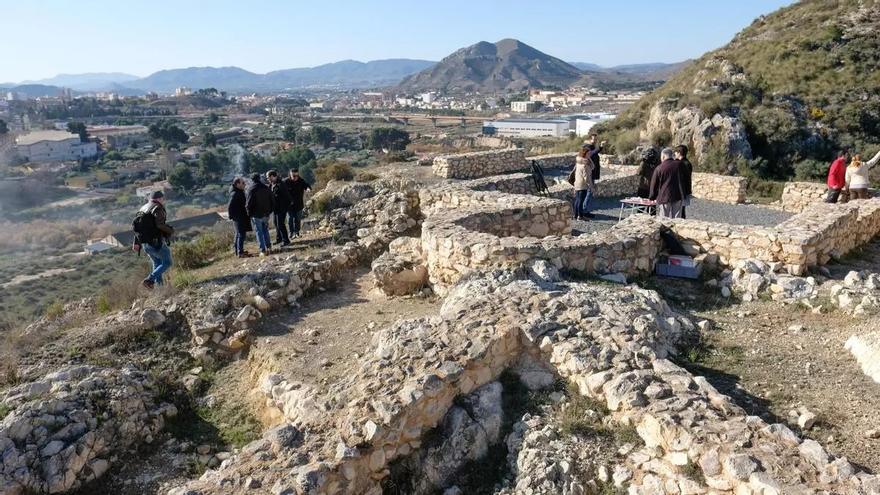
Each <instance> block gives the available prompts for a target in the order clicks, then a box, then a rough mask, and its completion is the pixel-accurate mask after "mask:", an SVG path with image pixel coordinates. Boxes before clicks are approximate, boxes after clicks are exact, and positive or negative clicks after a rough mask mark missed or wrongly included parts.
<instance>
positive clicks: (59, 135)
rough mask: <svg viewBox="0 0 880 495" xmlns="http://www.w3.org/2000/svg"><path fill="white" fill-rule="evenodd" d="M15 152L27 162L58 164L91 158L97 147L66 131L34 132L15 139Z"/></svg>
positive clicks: (96, 151) (95, 153)
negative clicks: (59, 162)
mask: <svg viewBox="0 0 880 495" xmlns="http://www.w3.org/2000/svg"><path fill="white" fill-rule="evenodd" d="M15 152H16V153H17V154H18V155H19V156H21V157H22V158H24V159H26V160H27V161H29V162H58V161H64V160H79V159H81V158H91V157H93V156H95V155H97V154H98V146H97V144H95V143H94V142H85V143H83V142H82V141H81V140H80V138H79V135H78V134H73V133H70V132H67V131H34V132H30V133H28V134H23V135H21V136H19V137H18V138H16V140H15Z"/></svg>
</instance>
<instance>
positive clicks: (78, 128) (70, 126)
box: [67, 122, 89, 143]
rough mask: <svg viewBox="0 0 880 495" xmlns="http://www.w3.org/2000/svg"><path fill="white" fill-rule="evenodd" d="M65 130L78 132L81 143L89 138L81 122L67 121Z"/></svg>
mask: <svg viewBox="0 0 880 495" xmlns="http://www.w3.org/2000/svg"><path fill="white" fill-rule="evenodd" d="M67 132H70V133H73V134H79V140H80V141H82V142H83V143H85V142H87V141H88V140H89V131H87V130H86V125H85V124H83V123H82V122H68V123H67Z"/></svg>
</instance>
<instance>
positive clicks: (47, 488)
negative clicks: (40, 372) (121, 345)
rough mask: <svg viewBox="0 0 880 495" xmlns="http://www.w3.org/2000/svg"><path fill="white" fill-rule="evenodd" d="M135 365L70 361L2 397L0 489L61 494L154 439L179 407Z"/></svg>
mask: <svg viewBox="0 0 880 495" xmlns="http://www.w3.org/2000/svg"><path fill="white" fill-rule="evenodd" d="M155 395H156V390H155V385H154V383H153V381H152V380H151V379H150V378H149V377H148V376H147V375H146V374H145V373H142V372H140V371H137V370H134V369H108V368H98V367H94V366H72V367H67V368H64V369H61V370H59V371H57V372H55V373H50V374H48V375H46V376H45V377H43V378H42V379H41V380H38V381H34V382H29V383H25V384H22V385H19V386H17V387H13V388H11V389H9V390H7V391H6V392H5V393H3V394H2V395H0V399H2V401H0V405H2V406H4V407H6V408H10V411H9V412H8V413H7V414H6V417H5V418H3V419H2V422H0V493H3V494H6V495H23V494H26V493H63V492H67V491H70V490H73V489H75V488H78V487H80V486H82V485H83V484H84V483H87V482H89V481H92V480H95V479H97V478H99V477H101V476H102V475H103V474H104V473H105V472H107V470H108V469H109V468H110V465H111V463H112V462H114V461H115V460H116V459H117V458H118V457H119V456H121V455H122V454H125V453H126V452H127V451H128V449H130V448H132V447H137V446H139V445H141V444H149V443H152V442H153V440H154V438H155V435H156V434H157V433H158V432H159V431H160V430H161V429H162V428H163V426H164V424H165V420H166V418H169V417H173V416H175V415H176V414H177V409H176V408H175V407H174V406H173V405H171V404H166V403H161V402H160V401H158V400H157V399H156V397H155Z"/></svg>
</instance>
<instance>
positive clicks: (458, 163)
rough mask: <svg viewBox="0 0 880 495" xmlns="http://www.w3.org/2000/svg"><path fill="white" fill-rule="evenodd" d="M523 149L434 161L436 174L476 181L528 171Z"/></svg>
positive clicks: (441, 157) (445, 156)
mask: <svg viewBox="0 0 880 495" xmlns="http://www.w3.org/2000/svg"><path fill="white" fill-rule="evenodd" d="M528 166H529V164H528V162H527V161H526V155H525V151H524V150H522V149H508V150H493V151H477V152H474V153H462V154H459V155H444V156H438V157H437V158H435V159H434V165H433V170H434V174H435V175H437V176H439V177H443V178H444V179H476V178H478V177H488V176H490V175H499V174H506V173H509V172H521V171H523V170H526V169H528Z"/></svg>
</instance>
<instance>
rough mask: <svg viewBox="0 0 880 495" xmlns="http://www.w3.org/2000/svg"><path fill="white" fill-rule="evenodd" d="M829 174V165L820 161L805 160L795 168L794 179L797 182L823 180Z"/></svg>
mask: <svg viewBox="0 0 880 495" xmlns="http://www.w3.org/2000/svg"><path fill="white" fill-rule="evenodd" d="M827 174H828V164H827V163H825V162H823V161H819V160H804V161H802V162H800V163H798V164H796V165H795V166H794V177H795V178H796V179H797V180H804V181H814V180H821V179H824V178H825V176H826V175H827Z"/></svg>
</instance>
